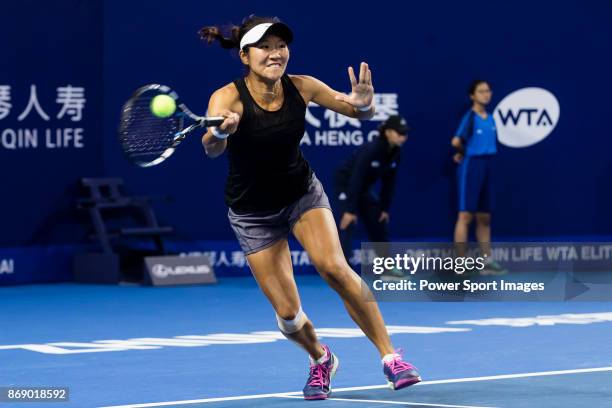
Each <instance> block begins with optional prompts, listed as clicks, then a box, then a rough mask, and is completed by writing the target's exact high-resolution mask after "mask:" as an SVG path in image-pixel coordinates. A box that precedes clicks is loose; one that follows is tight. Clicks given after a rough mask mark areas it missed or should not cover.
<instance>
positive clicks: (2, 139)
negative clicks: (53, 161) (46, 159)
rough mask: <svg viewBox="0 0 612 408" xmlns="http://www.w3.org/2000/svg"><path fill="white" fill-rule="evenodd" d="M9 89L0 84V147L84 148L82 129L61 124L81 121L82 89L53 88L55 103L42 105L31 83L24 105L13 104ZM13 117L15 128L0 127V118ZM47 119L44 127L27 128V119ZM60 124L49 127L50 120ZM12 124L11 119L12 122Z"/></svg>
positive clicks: (0, 125)
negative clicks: (17, 124) (16, 125)
mask: <svg viewBox="0 0 612 408" xmlns="http://www.w3.org/2000/svg"><path fill="white" fill-rule="evenodd" d="M12 91H13V89H12V87H11V86H10V85H0V149H6V150H17V149H38V148H43V149H69V148H76V149H81V148H83V147H84V141H83V136H84V130H83V128H82V127H65V123H66V122H67V123H73V122H75V123H74V124H76V123H77V122H81V121H82V119H83V110H84V109H85V102H86V98H85V88H83V87H76V86H72V85H66V86H60V87H57V88H56V89H55V90H54V91H55V95H56V97H55V104H54V105H53V106H46V107H45V108H43V105H42V104H41V102H40V99H39V90H38V89H37V87H36V85H35V84H32V85H30V90H29V91H30V93H29V98H28V102H27V103H26V105H25V106H24V107H17V106H15V105H14V104H13V101H12V94H11V92H12ZM12 117H14V118H16V122H17V123H19V124H20V126H18V127H14V128H12V127H11V128H7V127H4V126H2V125H3V123H2V121H3V120H7V119H8V120H10V119H11V118H12ZM32 118H35V120H38V121H40V120H42V121H44V122H49V126H48V127H44V128H42V129H41V128H39V127H28V126H27V125H26V124H27V123H28V121H27V120H28V119H32ZM57 122H59V123H61V125H59V126H53V125H52V124H53V123H57ZM13 123H14V122H13ZM21 125H23V126H21Z"/></svg>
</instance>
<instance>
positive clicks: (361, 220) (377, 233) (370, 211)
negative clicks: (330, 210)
mask: <svg viewBox="0 0 612 408" xmlns="http://www.w3.org/2000/svg"><path fill="white" fill-rule="evenodd" d="M340 193H341V191H340V192H338V194H336V209H337V212H336V214H337V217H338V225H340V220H341V219H342V214H344V212H345V211H346V209H345V203H346V201H343V200H339V199H338V197H339V195H340ZM381 212H382V206H381V204H380V201H379V199H378V198H377V197H375V196H374V194H372V193H371V192H367V193H365V194H363V195H362V196H361V197H360V198H359V201H358V205H357V213H356V214H355V215H357V222H358V225H359V224H361V225H363V226H364V227H365V230H366V233H367V235H368V239H369V240H370V241H371V242H388V241H389V228H388V225H387V223H386V222H379V221H378V219H379V218H380V213H381ZM358 225H355V224H354V223H353V224H351V225H349V226H348V227H347V228H346V229H345V230H341V229H338V232H339V234H340V244H341V245H342V251H343V252H344V257H345V258H346V260H347V261H349V260H350V259H351V256H352V254H353V236H354V235H355V232H356V230H357V229H358Z"/></svg>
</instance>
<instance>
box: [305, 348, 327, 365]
mask: <svg viewBox="0 0 612 408" xmlns="http://www.w3.org/2000/svg"><path fill="white" fill-rule="evenodd" d="M323 350H325V354H323V355H322V356H321V357H319V359H317V360H315V359H313V358H312V357H309V358H310V361H312V362H313V363H315V364H323V363H324V362H326V361H327V360H328V359H329V353H328V352H327V349H323Z"/></svg>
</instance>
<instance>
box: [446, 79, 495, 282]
mask: <svg viewBox="0 0 612 408" xmlns="http://www.w3.org/2000/svg"><path fill="white" fill-rule="evenodd" d="M468 93H469V96H470V99H471V100H472V106H471V108H470V110H469V111H468V112H466V113H465V114H464V115H463V118H462V120H461V123H460V124H459V127H458V129H457V132H456V133H455V136H454V137H453V138H452V141H451V145H452V146H453V147H454V148H455V149H456V153H455V155H454V156H453V160H454V161H455V163H457V164H458V168H457V183H458V198H459V202H458V210H459V214H458V216H457V222H456V224H455V234H454V241H455V245H458V244H465V243H466V242H467V241H468V233H469V228H470V225H471V223H472V221H473V220H474V218H476V239H477V240H478V242H479V244H480V248H481V251H482V252H483V253H484V255H486V256H487V267H486V268H485V269H487V270H488V271H491V272H504V270H503V268H501V267H500V266H499V265H498V264H497V263H496V262H494V261H493V259H492V258H491V257H490V255H491V244H490V243H491V204H492V183H493V181H492V180H493V175H492V162H493V158H494V157H495V155H496V154H497V130H496V128H495V120H494V119H493V115H492V114H491V113H489V112H487V110H486V107H487V105H488V104H489V102H491V95H492V91H491V86H490V85H489V83H488V82H487V81H484V80H475V81H473V82H472V83H471V85H470V87H469V89H468ZM460 252H463V251H460ZM459 255H463V254H462V253H460V254H459Z"/></svg>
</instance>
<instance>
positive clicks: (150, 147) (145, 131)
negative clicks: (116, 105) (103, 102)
mask: <svg viewBox="0 0 612 408" xmlns="http://www.w3.org/2000/svg"><path fill="white" fill-rule="evenodd" d="M156 95H157V93H152V92H151V93H145V94H142V95H140V96H138V97H136V98H135V99H132V100H130V101H129V102H128V103H127V104H126V105H125V106H124V108H123V112H122V115H121V124H120V128H119V138H120V139H121V143H122V144H123V149H124V151H125V154H126V155H128V157H130V159H132V160H135V161H138V162H150V161H153V160H155V159H156V158H158V157H159V156H161V155H162V154H163V153H164V152H165V151H166V150H167V149H169V148H171V147H172V145H173V144H174V138H175V135H176V133H177V132H179V131H180V129H181V119H180V118H178V117H176V116H175V115H173V116H170V117H168V118H159V117H157V116H154V115H153V114H152V113H151V109H150V104H151V100H152V99H153V97H154V96H156Z"/></svg>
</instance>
